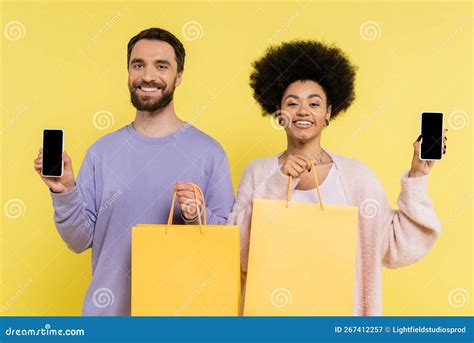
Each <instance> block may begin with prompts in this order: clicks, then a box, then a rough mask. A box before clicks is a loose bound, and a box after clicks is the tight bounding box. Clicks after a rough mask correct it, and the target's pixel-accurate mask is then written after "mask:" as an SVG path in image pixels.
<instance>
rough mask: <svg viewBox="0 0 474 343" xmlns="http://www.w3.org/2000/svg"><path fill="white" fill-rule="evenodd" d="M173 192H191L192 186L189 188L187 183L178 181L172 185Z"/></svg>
mask: <svg viewBox="0 0 474 343" xmlns="http://www.w3.org/2000/svg"><path fill="white" fill-rule="evenodd" d="M174 190H175V191H192V190H193V186H191V185H190V184H189V183H185V182H181V181H178V182H176V183H175V185H174Z"/></svg>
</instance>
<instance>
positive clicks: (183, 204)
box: [173, 181, 204, 220]
mask: <svg viewBox="0 0 474 343" xmlns="http://www.w3.org/2000/svg"><path fill="white" fill-rule="evenodd" d="M173 190H174V191H176V192H177V193H176V198H177V199H178V204H179V208H180V209H181V212H182V213H183V216H184V218H186V220H194V219H196V218H197V215H198V213H197V206H198V205H199V208H200V211H201V212H202V204H203V202H204V201H203V200H204V199H203V198H202V196H201V194H200V192H197V199H198V204H196V196H195V195H194V189H193V186H192V184H190V183H184V182H180V181H178V182H176V184H175V185H174V189H173Z"/></svg>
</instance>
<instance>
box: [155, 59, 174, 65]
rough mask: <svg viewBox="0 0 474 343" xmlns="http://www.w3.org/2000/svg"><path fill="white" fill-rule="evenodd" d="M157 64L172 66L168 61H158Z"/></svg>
mask: <svg viewBox="0 0 474 343" xmlns="http://www.w3.org/2000/svg"><path fill="white" fill-rule="evenodd" d="M155 64H166V65H168V66H171V63H170V62H169V61H168V60H156V61H155Z"/></svg>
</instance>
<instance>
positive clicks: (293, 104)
mask: <svg viewBox="0 0 474 343" xmlns="http://www.w3.org/2000/svg"><path fill="white" fill-rule="evenodd" d="M296 105H298V104H297V103H294V102H290V103H289V104H288V106H296Z"/></svg>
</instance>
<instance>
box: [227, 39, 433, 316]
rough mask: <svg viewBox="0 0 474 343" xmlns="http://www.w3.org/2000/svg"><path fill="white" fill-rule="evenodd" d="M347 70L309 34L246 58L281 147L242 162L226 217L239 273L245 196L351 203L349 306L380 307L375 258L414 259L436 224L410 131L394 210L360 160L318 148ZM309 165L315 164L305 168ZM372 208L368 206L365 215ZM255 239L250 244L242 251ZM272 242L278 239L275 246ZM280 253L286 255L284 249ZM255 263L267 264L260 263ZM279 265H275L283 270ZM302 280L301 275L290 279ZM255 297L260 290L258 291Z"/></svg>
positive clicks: (376, 311) (351, 94)
mask: <svg viewBox="0 0 474 343" xmlns="http://www.w3.org/2000/svg"><path fill="white" fill-rule="evenodd" d="M355 74H356V67H355V66H354V65H353V64H352V63H351V62H350V61H349V58H348V57H347V56H346V54H345V53H344V52H342V51H341V50H340V49H339V48H337V47H334V46H328V45H325V44H322V43H320V42H317V41H294V42H289V43H284V44H281V45H279V46H276V47H271V48H269V49H268V51H267V52H266V54H265V55H264V56H263V57H262V58H261V59H259V60H257V61H256V62H254V64H253V71H252V73H251V76H250V86H251V87H252V89H253V95H254V98H255V99H256V100H257V102H258V103H259V104H260V106H261V108H262V109H263V112H264V114H265V115H268V114H270V115H272V116H275V117H277V118H278V120H279V123H280V125H282V126H283V127H284V129H285V132H286V139H287V149H286V150H285V151H283V152H281V153H279V154H277V155H275V156H272V157H269V158H262V159H258V160H256V161H253V162H252V163H250V165H249V166H248V167H247V168H246V169H245V171H244V174H243V176H242V178H241V182H240V185H239V190H238V193H237V200H236V202H235V204H234V208H233V211H232V213H231V215H230V217H229V223H230V224H234V225H235V224H237V225H240V227H241V264H242V271H243V276H244V277H243V280H245V279H246V272H247V265H248V255H249V242H250V241H251V240H252V238H251V236H250V232H251V228H250V222H251V218H252V210H253V208H252V206H253V200H254V199H274V200H285V199H288V200H290V199H291V200H296V201H303V202H318V201H319V199H324V202H325V203H326V204H331V205H343V206H344V205H346V206H356V207H358V208H359V212H360V215H359V218H358V228H359V232H358V235H359V236H358V244H357V272H356V275H357V278H356V282H355V293H354V294H355V298H354V306H353V314H355V315H381V314H382V272H381V269H382V266H386V267H389V268H397V267H401V266H405V265H408V264H412V263H414V262H416V261H417V260H419V259H420V258H421V257H423V256H424V255H425V254H426V253H427V252H428V251H429V250H430V249H431V247H432V246H433V244H434V243H435V241H436V239H437V237H438V235H439V233H440V230H441V225H440V221H439V219H438V217H437V215H436V213H435V210H434V207H433V204H432V202H431V200H430V198H429V196H428V189H427V175H428V173H429V171H430V170H431V167H432V164H428V163H427V161H421V160H420V159H419V157H418V150H419V148H420V144H421V141H420V139H418V140H416V141H415V142H414V143H413V146H414V153H413V156H412V165H411V169H410V170H409V171H407V172H405V173H404V174H403V175H402V177H401V185H402V187H401V192H400V196H399V199H398V206H399V209H396V210H394V209H392V208H391V207H390V205H389V203H388V202H387V197H386V195H385V192H384V189H383V187H382V185H381V184H380V182H379V180H378V179H377V178H376V177H375V175H374V174H373V173H372V172H371V171H370V170H369V169H368V168H367V167H366V166H365V165H364V164H363V163H362V162H359V161H356V160H354V159H351V158H348V157H344V156H341V155H338V154H335V153H332V152H329V150H327V149H324V148H322V147H321V143H320V142H321V134H322V131H323V128H325V127H327V126H328V125H329V122H330V120H331V119H334V118H335V117H336V116H338V115H339V114H340V113H342V112H344V111H346V110H347V109H348V108H349V106H350V105H351V103H352V102H353V101H354V99H355V91H354V89H355V86H354V80H355ZM313 166H314V168H315V169H316V170H315V171H314V170H313V172H312V173H310V172H311V169H312V168H313ZM314 175H316V176H317V178H314V177H313V176H314ZM289 176H290V178H289ZM292 178H293V179H292ZM292 180H293V181H294V182H291V181H292ZM318 180H319V183H320V186H319V185H318ZM315 188H316V189H317V192H318V197H317V198H316V197H315V196H314V195H315V194H316V192H314V191H312V192H309V190H313V189H315ZM321 207H322V204H321ZM367 207H369V208H370V210H367ZM374 208H375V209H376V214H375V215H372V213H369V215H367V212H372V210H373V209H374ZM308 218H310V217H308ZM267 224H268V223H267ZM268 225H270V224H268ZM308 225H310V226H311V225H314V227H315V228H317V227H318V223H311V222H308ZM334 229H335V230H337V229H338V227H337V226H335V227H334ZM339 229H342V228H339ZM292 232H294V230H292V228H291V227H288V238H290V236H291V234H292ZM267 239H270V238H268V237H267ZM342 239H344V238H342ZM289 240H290V239H289ZM269 242H271V240H270V241H269ZM354 244H356V243H355V242H354ZM341 246H342V244H341ZM257 248H258V247H256V246H253V248H252V249H253V250H252V251H255V249H257ZM267 248H268V247H267ZM334 248H335V249H337V247H334ZM275 249H281V246H280V245H278V246H277V245H275ZM288 249H293V250H291V252H292V254H296V255H298V254H300V255H301V254H303V252H301V251H300V250H298V247H296V248H295V247H289V248H288ZM289 251H290V250H289ZM267 252H268V251H267ZM286 253H287V256H288V258H289V259H291V258H294V255H291V256H290V253H289V252H288V251H287V252H286ZM314 253H317V252H314ZM301 256H302V255H301ZM266 262H268V263H271V261H266ZM255 263H257V262H255V261H254V262H253V266H255ZM308 263H309V262H308ZM334 263H336V262H334ZM283 264H284V263H283ZM265 266H268V264H265ZM295 268H298V266H295ZM257 269H259V270H267V268H266V267H265V268H264V267H262V268H257ZM290 269H291V268H290ZM293 269H294V268H293ZM272 270H275V268H272ZM283 270H284V269H282V270H281V271H280V272H281V273H284V272H283ZM336 270H337V268H336ZM317 272H318V271H317V270H315V271H314V273H317ZM254 277H255V276H254ZM306 282H307V280H306V281H305V279H302V280H301V282H300V284H304V283H306ZM243 288H244V289H245V285H244V287H243ZM314 292H316V293H317V292H318V290H317V289H315V290H314ZM244 294H245V293H244ZM256 296H257V297H260V298H262V297H265V295H264V294H258V295H256ZM327 296H328V297H331V296H337V295H335V294H333V295H331V294H327Z"/></svg>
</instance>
